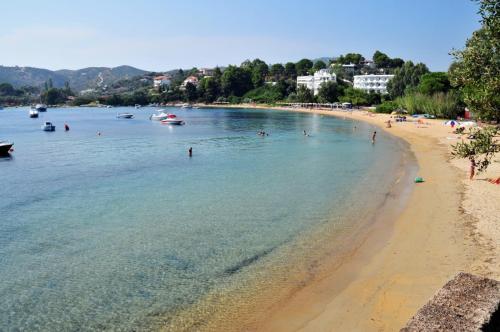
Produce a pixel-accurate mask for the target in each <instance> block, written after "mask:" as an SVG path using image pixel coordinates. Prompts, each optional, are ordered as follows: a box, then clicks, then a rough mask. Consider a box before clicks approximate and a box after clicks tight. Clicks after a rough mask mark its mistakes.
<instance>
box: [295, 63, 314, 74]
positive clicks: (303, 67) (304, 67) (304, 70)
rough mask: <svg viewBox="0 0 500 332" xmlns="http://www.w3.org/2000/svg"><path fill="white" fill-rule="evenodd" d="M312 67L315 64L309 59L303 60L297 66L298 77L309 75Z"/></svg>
mask: <svg viewBox="0 0 500 332" xmlns="http://www.w3.org/2000/svg"><path fill="white" fill-rule="evenodd" d="M312 67H313V63H312V61H311V60H309V59H302V60H300V61H299V62H297V63H296V64H295V69H296V71H297V75H298V76H301V75H307V74H308V73H309V71H310V70H311V68H312Z"/></svg>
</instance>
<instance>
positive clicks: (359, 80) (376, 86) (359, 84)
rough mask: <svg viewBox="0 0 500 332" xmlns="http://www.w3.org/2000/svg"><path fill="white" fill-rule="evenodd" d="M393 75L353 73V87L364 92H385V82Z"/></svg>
mask: <svg viewBox="0 0 500 332" xmlns="http://www.w3.org/2000/svg"><path fill="white" fill-rule="evenodd" d="M393 77H394V75H354V88H355V89H360V90H364V91H366V92H377V93H381V94H384V93H387V83H389V81H390V80H391V79H392V78H393Z"/></svg>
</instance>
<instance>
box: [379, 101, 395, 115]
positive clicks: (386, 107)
mask: <svg viewBox="0 0 500 332" xmlns="http://www.w3.org/2000/svg"><path fill="white" fill-rule="evenodd" d="M398 108H399V105H398V104H397V103H396V102H394V101H384V102H383V103H382V104H380V105H377V108H376V109H375V112H377V113H387V114H390V113H391V112H392V111H395V110H397V109H398Z"/></svg>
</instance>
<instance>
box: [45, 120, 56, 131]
mask: <svg viewBox="0 0 500 332" xmlns="http://www.w3.org/2000/svg"><path fill="white" fill-rule="evenodd" d="M42 130H43V131H56V126H54V125H53V124H52V122H48V121H47V122H45V123H44V124H43V125H42Z"/></svg>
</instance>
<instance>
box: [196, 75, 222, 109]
mask: <svg viewBox="0 0 500 332" xmlns="http://www.w3.org/2000/svg"><path fill="white" fill-rule="evenodd" d="M219 94H220V84H219V82H218V80H217V79H216V77H215V75H214V76H213V77H204V78H202V79H201V80H200V83H199V85H198V96H199V97H200V99H201V100H202V101H203V102H205V103H213V102H214V101H215V100H216V99H217V96H219Z"/></svg>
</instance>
